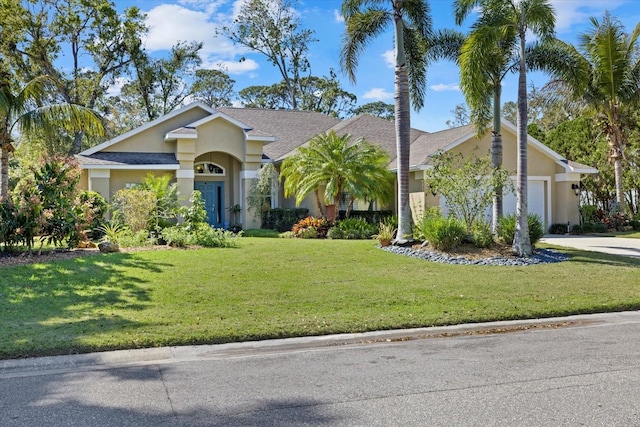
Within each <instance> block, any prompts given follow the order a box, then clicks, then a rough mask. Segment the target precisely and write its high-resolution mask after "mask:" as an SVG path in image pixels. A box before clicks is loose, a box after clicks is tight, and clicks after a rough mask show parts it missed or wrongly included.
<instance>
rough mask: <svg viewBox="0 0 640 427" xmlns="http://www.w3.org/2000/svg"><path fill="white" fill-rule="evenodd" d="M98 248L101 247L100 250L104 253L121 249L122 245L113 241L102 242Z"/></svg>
mask: <svg viewBox="0 0 640 427" xmlns="http://www.w3.org/2000/svg"><path fill="white" fill-rule="evenodd" d="M98 249H100V252H102V253H103V254H108V253H111V252H119V251H120V247H119V246H118V244H117V243H111V242H100V243H99V244H98Z"/></svg>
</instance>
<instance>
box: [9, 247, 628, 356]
mask: <svg viewBox="0 0 640 427" xmlns="http://www.w3.org/2000/svg"><path fill="white" fill-rule="evenodd" d="M239 243H240V244H239V246H240V247H239V248H235V249H198V250H166V251H165V250H162V251H143V252H137V253H117V254H110V255H95V256H88V257H81V258H76V259H71V260H63V261H57V262H49V263H40V264H30V265H22V266H15V267H4V268H0V328H1V329H2V334H0V358H5V359H6V358H17V357H27V356H42V355H54V354H68V353H76V352H90V351H101V350H112V349H125V348H140V347H154V346H165V345H183V344H199V343H223V342H231V341H243V340H258V339H265V338H276V337H277V338H281V337H292V336H301V335H320V334H330V333H341V332H362V331H370V330H378V329H395V328H409V327H420V326H432V325H448V324H456V323H464V322H480V321H491V320H505V319H523V318H536V317H549V316H558V315H568V314H576V313H594V312H605V311H620V310H635V309H640V278H639V277H640V276H639V274H638V273H639V272H640V270H639V267H640V260H634V259H630V258H624V257H616V256H609V255H604V254H597V253H592V252H580V251H568V252H569V253H571V255H572V259H571V260H570V261H567V262H562V263H559V264H547V265H537V266H527V267H487V266H455V265H447V264H437V263H430V262H426V261H423V260H418V259H412V258H408V257H403V256H400V255H396V254H392V253H388V252H385V251H382V250H380V249H378V248H376V247H375V242H373V241H350V240H300V239H264V238H242V239H240V242H239Z"/></svg>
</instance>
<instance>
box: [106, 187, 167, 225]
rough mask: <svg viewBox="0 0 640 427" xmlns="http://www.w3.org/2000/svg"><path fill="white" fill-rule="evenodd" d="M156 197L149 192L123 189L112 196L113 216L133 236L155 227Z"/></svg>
mask: <svg viewBox="0 0 640 427" xmlns="http://www.w3.org/2000/svg"><path fill="white" fill-rule="evenodd" d="M156 202H157V201H156V195H155V193H154V192H153V191H151V190H142V189H135V188H123V189H121V190H118V191H116V193H115V194H114V195H113V201H112V205H113V210H114V212H113V215H114V218H116V220H118V221H120V222H121V223H123V224H125V225H126V226H127V227H128V228H129V229H130V230H131V232H132V233H133V234H136V233H137V232H138V231H140V230H146V229H147V228H148V227H149V226H151V225H155V224H153V223H154V219H155V212H156Z"/></svg>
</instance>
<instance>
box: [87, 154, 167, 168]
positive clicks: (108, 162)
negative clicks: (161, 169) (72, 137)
mask: <svg viewBox="0 0 640 427" xmlns="http://www.w3.org/2000/svg"><path fill="white" fill-rule="evenodd" d="M76 159H78V162H80V164H81V165H105V166H114V165H178V164H179V162H178V160H177V159H176V155H175V154H173V153H125V152H104V151H100V152H97V153H94V154H91V155H88V156H83V155H80V154H78V155H76Z"/></svg>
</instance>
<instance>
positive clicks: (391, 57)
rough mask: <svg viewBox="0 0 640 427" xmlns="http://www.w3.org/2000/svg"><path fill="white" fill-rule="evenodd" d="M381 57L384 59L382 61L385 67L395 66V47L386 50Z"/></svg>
mask: <svg viewBox="0 0 640 427" xmlns="http://www.w3.org/2000/svg"><path fill="white" fill-rule="evenodd" d="M380 56H382V58H383V59H384V63H385V64H387V67H389V68H392V69H393V68H395V67H396V51H395V49H391V50H388V51H386V52H385V53H383V54H382V55H380Z"/></svg>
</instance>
